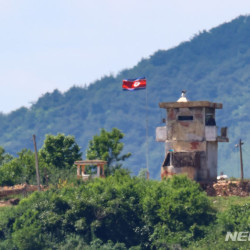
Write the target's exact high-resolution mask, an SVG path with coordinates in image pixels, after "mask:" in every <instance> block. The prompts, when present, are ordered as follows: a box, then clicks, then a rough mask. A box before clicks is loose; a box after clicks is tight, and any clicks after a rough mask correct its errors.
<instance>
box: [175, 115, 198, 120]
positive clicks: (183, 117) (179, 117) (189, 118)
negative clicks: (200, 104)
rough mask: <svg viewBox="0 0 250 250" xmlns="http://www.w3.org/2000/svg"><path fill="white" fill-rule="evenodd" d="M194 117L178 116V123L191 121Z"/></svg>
mask: <svg viewBox="0 0 250 250" xmlns="http://www.w3.org/2000/svg"><path fill="white" fill-rule="evenodd" d="M193 119H194V117H193V116H192V115H180V116H178V121H193Z"/></svg>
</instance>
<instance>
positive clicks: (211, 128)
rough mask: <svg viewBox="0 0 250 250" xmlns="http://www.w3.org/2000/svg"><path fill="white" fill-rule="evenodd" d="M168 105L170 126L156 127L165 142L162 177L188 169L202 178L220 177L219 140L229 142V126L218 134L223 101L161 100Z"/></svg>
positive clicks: (205, 180)
mask: <svg viewBox="0 0 250 250" xmlns="http://www.w3.org/2000/svg"><path fill="white" fill-rule="evenodd" d="M159 106H160V108H163V109H166V115H167V118H166V119H165V121H166V126H164V127H157V128H156V141H159V142H165V159H164V161H163V164H162V166H161V177H162V178H164V177H168V176H172V175H174V174H178V173H186V174H187V175H188V176H189V177H190V178H191V179H193V180H196V181H200V182H210V181H216V177H217V158H218V157H217V155H218V142H228V141H229V140H228V138H227V128H226V127H225V128H221V135H217V130H218V127H216V121H215V110H216V109H222V104H221V103H212V102H208V101H188V100H187V98H186V96H185V91H183V92H182V96H181V98H180V99H179V100H178V101H177V102H162V103H159Z"/></svg>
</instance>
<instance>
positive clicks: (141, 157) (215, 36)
mask: <svg viewBox="0 0 250 250" xmlns="http://www.w3.org/2000/svg"><path fill="white" fill-rule="evenodd" d="M62 74H63V72H62ZM139 76H145V77H146V78H147V81H148V86H147V87H148V88H147V90H148V104H149V110H148V113H149V161H150V164H149V167H150V172H151V177H154V178H157V177H159V172H160V166H161V163H162V161H163V159H164V144H163V143H156V142H155V128H156V127H157V126H161V125H163V124H162V123H161V117H162V116H163V115H165V114H163V113H162V114H161V110H160V109H159V107H158V103H159V102H169V101H176V100H177V99H178V98H179V96H180V93H181V90H182V89H186V90H187V95H188V98H189V99H190V100H194V101H195V100H208V101H212V102H222V103H223V107H224V108H223V109H222V110H219V111H217V124H218V125H219V126H228V127H229V137H230V143H221V146H220V151H219V168H220V170H219V171H224V173H226V174H229V175H234V176H237V175H239V152H238V151H237V149H236V148H235V147H234V145H235V144H236V143H237V140H238V139H239V138H241V139H242V140H243V141H244V145H243V160H244V166H245V175H246V176H248V177H250V167H249V163H248V162H249V161H250V154H247V152H248V151H249V150H250V131H249V128H250V116H249V112H248V110H249V108H250V107H249V96H250V17H248V16H241V17H239V18H237V19H235V20H233V21H232V22H230V23H225V24H223V25H221V26H219V27H217V28H214V29H212V30H210V31H203V32H200V33H199V34H198V35H196V36H194V37H193V38H192V39H191V40H190V41H188V42H184V43H181V44H180V45H179V46H177V47H175V48H173V49H170V50H166V51H165V50H160V51H157V52H156V53H155V54H154V55H152V56H151V57H150V58H148V59H142V60H141V61H140V62H139V63H138V64H137V65H136V66H135V67H133V68H132V69H126V70H123V71H122V72H120V73H119V74H118V75H117V76H116V77H114V76H107V77H104V78H102V79H100V80H97V81H96V82H94V83H93V84H91V85H90V86H89V87H72V88H71V89H69V90H68V91H67V92H65V93H60V92H59V91H58V90H55V91H54V92H53V93H47V94H45V95H43V96H42V97H41V98H39V99H38V101H37V102H36V103H35V104H33V105H32V106H31V108H29V109H27V108H20V109H18V110H16V111H14V112H12V113H10V114H7V115H4V114H1V115H0V121H1V122H0V132H1V133H0V145H2V146H3V147H4V148H5V149H6V151H7V152H10V153H13V154H14V153H17V152H18V151H20V150H21V149H22V148H25V147H26V148H31V149H32V148H33V146H32V134H36V135H37V139H38V146H39V147H40V146H41V145H42V143H43V140H44V138H45V134H48V133H51V134H57V133H65V134H66V135H68V134H71V135H74V136H75V137H76V141H77V142H78V144H79V145H80V146H81V147H82V151H83V152H84V155H85V149H86V146H87V144H88V141H89V140H90V139H91V138H92V136H93V135H95V134H97V133H99V129H100V128H105V129H108V130H110V129H111V128H112V127H117V128H119V129H121V130H122V131H123V132H124V133H125V135H126V136H125V138H124V143H125V149H124V152H131V153H132V157H131V158H130V160H127V162H126V166H128V167H129V168H130V169H131V170H133V171H134V173H137V172H138V170H139V169H140V168H144V167H145V165H146V164H145V91H144V90H142V91H135V92H123V91H122V89H121V83H122V79H123V78H135V77H139ZM83 80H84V76H83Z"/></svg>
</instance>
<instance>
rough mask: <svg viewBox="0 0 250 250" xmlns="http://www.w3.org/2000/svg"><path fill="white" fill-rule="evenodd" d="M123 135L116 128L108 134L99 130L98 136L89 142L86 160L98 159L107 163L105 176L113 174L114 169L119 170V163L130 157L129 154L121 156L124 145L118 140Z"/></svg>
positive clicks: (103, 130)
mask: <svg viewBox="0 0 250 250" xmlns="http://www.w3.org/2000/svg"><path fill="white" fill-rule="evenodd" d="M123 137H124V134H123V133H122V132H121V131H120V130H119V129H117V128H113V129H112V130H111V131H110V132H108V131H106V130H105V129H101V133H100V135H95V136H94V137H93V139H92V140H90V141H89V145H88V148H87V154H86V156H87V158H88V159H89V160H94V159H99V160H104V161H107V169H106V172H107V174H110V173H113V172H114V171H115V170H116V169H119V168H121V166H122V164H121V163H120V162H121V161H124V160H126V159H127V158H128V157H130V156H131V153H127V154H124V155H121V152H122V150H123V147H124V144H123V143H122V142H120V140H121V139H122V138H123Z"/></svg>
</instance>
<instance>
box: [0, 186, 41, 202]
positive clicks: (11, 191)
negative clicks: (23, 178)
mask: <svg viewBox="0 0 250 250" xmlns="http://www.w3.org/2000/svg"><path fill="white" fill-rule="evenodd" d="M37 189H38V188H37V186H35V185H28V184H20V185H15V186H4V187H0V207H6V206H12V205H17V204H18V202H19V198H13V196H14V197H15V196H16V195H19V194H21V195H23V196H26V195H27V194H28V193H31V192H34V191H36V190H37ZM41 189H42V190H44V187H43V186H41ZM8 197H10V198H8Z"/></svg>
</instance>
